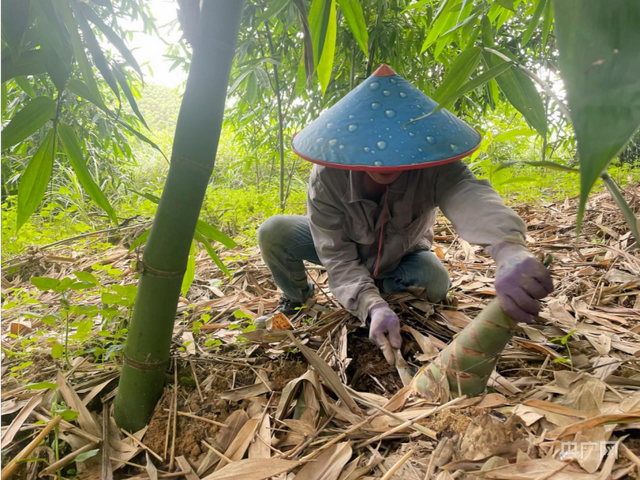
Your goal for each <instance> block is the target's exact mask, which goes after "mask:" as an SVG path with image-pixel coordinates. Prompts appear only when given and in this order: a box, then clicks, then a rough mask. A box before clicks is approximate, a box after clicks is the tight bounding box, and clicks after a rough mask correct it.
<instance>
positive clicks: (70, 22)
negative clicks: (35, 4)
mask: <svg viewBox="0 0 640 480" xmlns="http://www.w3.org/2000/svg"><path fill="white" fill-rule="evenodd" d="M54 1H55V3H54V5H55V7H56V9H57V11H58V12H59V13H60V16H61V17H62V21H63V22H64V24H65V26H66V27H67V32H69V39H70V40H71V46H72V47H73V55H74V56H75V59H76V62H78V67H79V68H80V73H81V74H82V78H84V82H85V84H86V85H87V88H88V90H89V92H90V93H91V96H92V98H95V99H99V101H100V103H103V104H104V100H102V95H101V94H100V89H99V88H98V84H97V83H96V78H95V76H94V75H93V68H92V67H91V64H90V63H89V59H88V58H87V55H86V54H85V51H84V45H83V44H82V39H81V38H80V34H79V33H78V25H77V23H76V19H75V18H74V16H73V12H72V11H71V7H70V6H69V2H68V0H54Z"/></svg>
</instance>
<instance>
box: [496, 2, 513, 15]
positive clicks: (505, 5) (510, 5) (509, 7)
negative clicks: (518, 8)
mask: <svg viewBox="0 0 640 480" xmlns="http://www.w3.org/2000/svg"><path fill="white" fill-rule="evenodd" d="M495 1H496V3H497V4H498V5H500V6H501V7H503V8H506V9H507V10H511V11H512V12H514V11H515V9H514V7H513V3H514V0H495Z"/></svg>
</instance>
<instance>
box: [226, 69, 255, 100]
mask: <svg viewBox="0 0 640 480" xmlns="http://www.w3.org/2000/svg"><path fill="white" fill-rule="evenodd" d="M250 73H252V70H251V69H250V68H247V69H246V70H245V71H244V72H242V73H241V74H240V75H238V76H237V77H236V79H235V80H234V82H233V83H232V84H231V87H229V95H231V94H232V93H233V92H235V91H236V90H237V88H238V87H239V86H240V84H241V83H242V81H243V80H244V79H245V78H247V75H249V74H250Z"/></svg>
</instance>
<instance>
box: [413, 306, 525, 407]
mask: <svg viewBox="0 0 640 480" xmlns="http://www.w3.org/2000/svg"><path fill="white" fill-rule="evenodd" d="M516 325H517V322H516V321H515V320H513V319H512V318H511V317H509V316H508V315H507V314H506V313H504V311H503V310H502V307H501V306H500V302H499V301H498V299H497V298H496V299H494V300H492V301H491V302H489V304H488V305H487V306H486V307H485V309H484V310H483V311H482V312H480V314H479V315H478V316H477V317H476V318H475V319H474V320H473V321H472V322H471V323H470V324H469V325H467V326H466V327H465V329H464V330H462V332H460V334H459V335H458V336H457V337H456V338H454V339H453V341H452V342H451V343H450V344H449V345H448V346H447V347H446V348H445V349H444V350H442V352H440V355H438V357H436V359H435V360H434V361H433V363H431V364H430V365H429V366H427V367H426V368H424V369H422V370H421V371H420V372H419V373H418V374H417V375H416V377H415V379H414V388H415V389H416V390H417V391H418V392H419V393H420V394H422V395H424V396H426V397H429V398H431V399H433V400H436V399H440V400H442V399H444V397H449V396H452V397H456V396H458V395H466V396H467V397H475V396H477V395H481V394H482V393H484V391H485V389H486V388H487V382H488V381H489V378H490V377H491V373H492V372H493V369H494V368H495V366H496V363H497V362H498V358H499V357H500V354H501V353H502V351H503V350H504V348H505V347H506V346H507V343H509V340H511V338H512V337H513V334H514V332H515V328H516ZM445 379H446V380H445Z"/></svg>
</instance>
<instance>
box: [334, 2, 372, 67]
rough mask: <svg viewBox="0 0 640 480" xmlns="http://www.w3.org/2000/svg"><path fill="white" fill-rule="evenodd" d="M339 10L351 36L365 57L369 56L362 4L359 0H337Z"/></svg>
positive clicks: (367, 33)
mask: <svg viewBox="0 0 640 480" xmlns="http://www.w3.org/2000/svg"><path fill="white" fill-rule="evenodd" d="M339 2H340V10H342V14H343V15H344V18H345V20H346V21H347V25H349V29H350V30H351V33H352V34H353V38H355V39H356V42H358V45H360V48H361V49H362V51H363V52H364V55H365V57H367V58H368V57H369V47H368V44H369V32H368V31H367V24H366V22H365V19H364V13H363V12H362V6H361V5H360V1H359V0H339Z"/></svg>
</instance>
